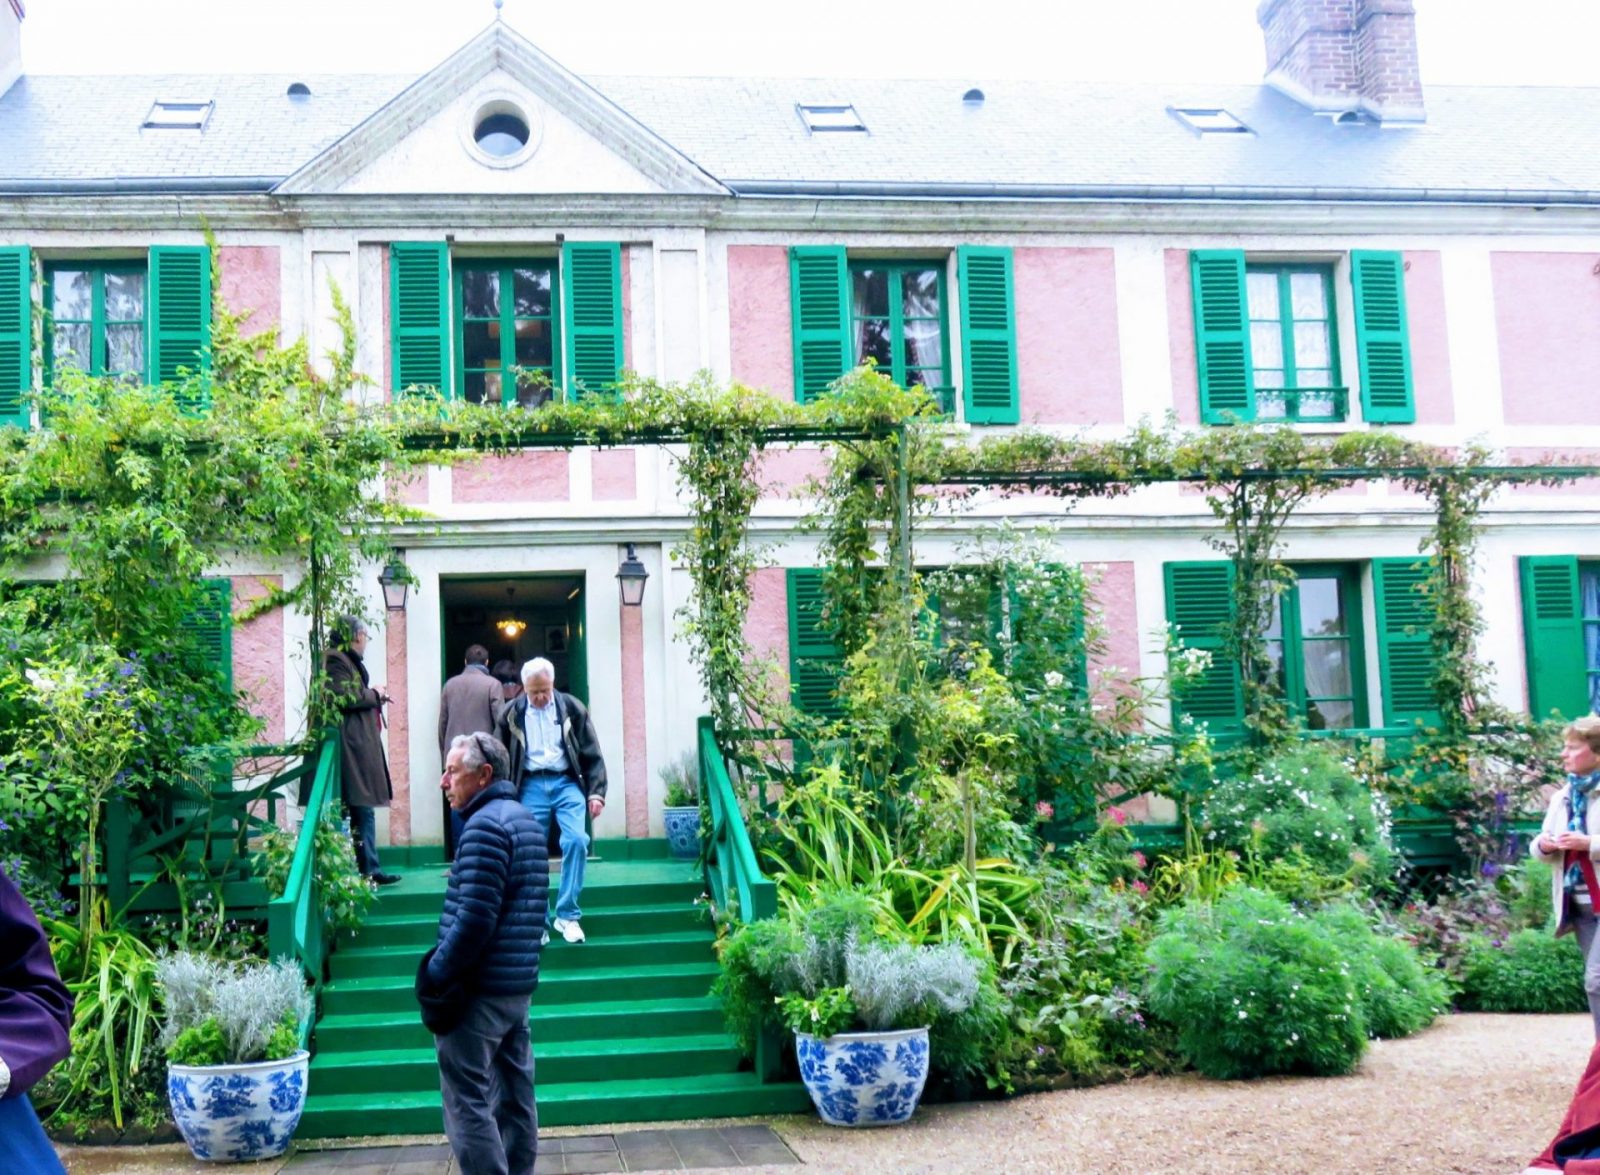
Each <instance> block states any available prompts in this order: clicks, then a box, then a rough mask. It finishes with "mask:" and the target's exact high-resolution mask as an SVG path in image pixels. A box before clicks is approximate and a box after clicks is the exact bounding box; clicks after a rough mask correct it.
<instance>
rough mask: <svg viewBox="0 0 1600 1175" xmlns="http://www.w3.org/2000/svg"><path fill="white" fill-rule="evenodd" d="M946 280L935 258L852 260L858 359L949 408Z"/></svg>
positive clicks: (852, 309) (852, 317)
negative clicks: (920, 388) (917, 259)
mask: <svg viewBox="0 0 1600 1175" xmlns="http://www.w3.org/2000/svg"><path fill="white" fill-rule="evenodd" d="M944 284H945V283H944V265H943V263H942V262H938V261H917V262H898V261H895V262H891V261H854V262H851V264H850V326H851V330H852V334H853V338H854V343H855V361H856V363H858V364H859V363H865V362H866V361H867V360H868V359H872V360H874V361H875V362H876V363H877V365H878V367H879V369H880V370H881V371H883V373H884V374H885V375H888V376H889V377H890V378H891V379H893V380H894V382H895V383H897V384H899V385H900V386H901V387H904V388H909V387H924V388H927V389H928V391H929V392H930V393H932V394H933V396H934V398H935V399H937V400H938V401H939V403H940V404H942V405H943V406H944V410H945V411H946V412H953V411H954V410H955V405H954V403H953V399H954V397H953V394H952V391H951V388H950V364H949V360H948V351H947V348H946V344H945V338H946V335H947V333H948V330H947V326H946V322H945V314H944V307H945V293H944Z"/></svg>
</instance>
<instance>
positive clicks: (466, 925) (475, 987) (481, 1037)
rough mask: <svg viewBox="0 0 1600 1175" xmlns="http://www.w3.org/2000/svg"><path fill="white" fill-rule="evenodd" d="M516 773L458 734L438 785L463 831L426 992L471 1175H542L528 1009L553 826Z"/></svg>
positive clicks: (496, 747) (450, 1112)
mask: <svg viewBox="0 0 1600 1175" xmlns="http://www.w3.org/2000/svg"><path fill="white" fill-rule="evenodd" d="M509 765H510V760H509V758H508V756H507V754H506V748H505V745H504V744H503V743H501V742H500V740H499V739H497V738H495V737H494V736H493V735H489V734H464V735H459V736H457V737H456V739H455V740H454V741H453V742H452V743H451V744H450V751H449V753H448V755H446V757H445V767H444V777H443V778H442V779H441V780H440V781H439V786H440V787H441V788H443V789H444V792H445V795H446V796H447V797H448V798H449V800H450V807H451V808H452V809H454V810H455V811H457V812H459V813H460V814H461V815H462V816H463V817H464V818H465V820H466V826H465V828H464V829H463V831H462V834H461V840H460V842H459V843H458V845H457V846H456V856H455V861H454V863H453V864H452V865H451V867H450V884H449V887H448V888H447V889H446V890H445V896H444V913H443V915H442V916H441V917H440V919H439V942H438V945H437V946H435V947H434V948H433V950H431V951H430V952H428V955H427V957H426V958H424V960H423V962H422V966H421V968H420V970H419V973H418V976H417V995H418V998H419V999H420V1000H421V1002H422V1005H423V1022H424V1023H426V1024H427V1025H428V1027H429V1028H430V1029H432V1030H433V1031H434V1032H435V1033H436V1035H435V1037H434V1046H435V1049H436V1050H437V1052H438V1055H439V1088H440V1090H441V1092H442V1093H443V1095H444V1129H445V1133H446V1134H447V1135H448V1136H449V1138H450V1146H451V1149H452V1150H454V1151H455V1156H456V1164H457V1168H458V1169H459V1170H460V1171H461V1172H462V1175H533V1164H534V1159H535V1157H536V1155H537V1154H538V1147H539V1118H538V1113H537V1111H536V1110H535V1109H534V1102H533V1050H532V1045H531V1043H530V1041H529V1037H528V1001H529V998H530V997H531V996H532V995H533V989H534V988H535V987H536V986H537V985H538V982H539V948H540V943H541V939H542V936H543V933H544V921H545V904H546V900H547V897H548V895H549V892H550V862H549V859H548V857H547V855H546V850H545V835H544V829H543V828H541V827H540V826H539V823H538V821H536V820H535V819H534V818H533V817H532V816H531V815H529V814H528V810H527V809H526V808H524V807H523V806H522V805H521V804H520V803H518V801H517V793H516V790H515V789H514V788H513V787H512V786H511V781H510V780H509V779H507V778H506V776H507V774H508V771H509Z"/></svg>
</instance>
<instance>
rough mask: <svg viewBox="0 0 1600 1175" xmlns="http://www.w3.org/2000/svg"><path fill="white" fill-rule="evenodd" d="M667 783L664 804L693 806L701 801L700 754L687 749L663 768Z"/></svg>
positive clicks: (663, 779)
mask: <svg viewBox="0 0 1600 1175" xmlns="http://www.w3.org/2000/svg"><path fill="white" fill-rule="evenodd" d="M661 782H662V783H664V784H666V795H665V796H664V797H663V799H662V801H661V802H662V804H664V805H665V806H666V807H668V808H692V807H694V806H695V805H696V804H698V803H699V802H700V756H698V755H697V754H695V753H694V752H693V751H685V752H684V753H683V754H682V755H680V756H679V757H678V758H677V759H676V760H674V761H673V762H671V763H668V764H667V765H666V766H665V767H663V768H662V769H661Z"/></svg>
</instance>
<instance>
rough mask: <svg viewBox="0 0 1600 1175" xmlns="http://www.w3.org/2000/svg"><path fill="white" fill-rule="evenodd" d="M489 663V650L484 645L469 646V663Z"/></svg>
mask: <svg viewBox="0 0 1600 1175" xmlns="http://www.w3.org/2000/svg"><path fill="white" fill-rule="evenodd" d="M488 663H489V650H488V649H486V648H484V647H483V646H482V645H468V646H467V664H468V665H487V664H488Z"/></svg>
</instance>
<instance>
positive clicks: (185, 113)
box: [139, 98, 217, 131]
mask: <svg viewBox="0 0 1600 1175" xmlns="http://www.w3.org/2000/svg"><path fill="white" fill-rule="evenodd" d="M216 105H217V104H216V103H215V102H214V101H212V100H211V99H209V98H206V99H199V98H157V99H156V100H155V103H154V104H153V105H152V106H151V107H150V113H149V114H147V115H145V117H144V122H143V123H141V124H140V126H139V129H140V130H146V131H151V130H161V131H203V130H205V129H206V123H207V122H209V121H210V119H211V111H212V110H213V109H215V107H216Z"/></svg>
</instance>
